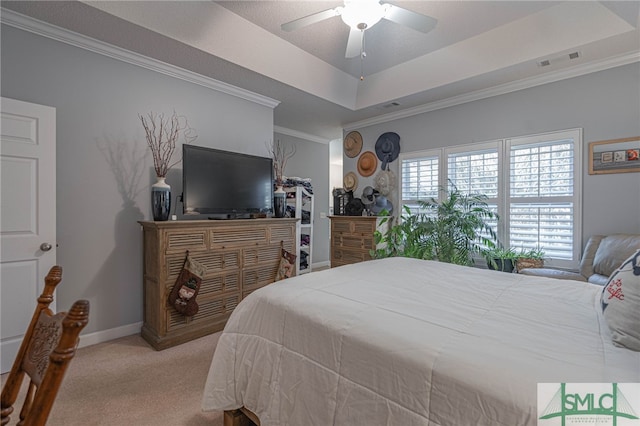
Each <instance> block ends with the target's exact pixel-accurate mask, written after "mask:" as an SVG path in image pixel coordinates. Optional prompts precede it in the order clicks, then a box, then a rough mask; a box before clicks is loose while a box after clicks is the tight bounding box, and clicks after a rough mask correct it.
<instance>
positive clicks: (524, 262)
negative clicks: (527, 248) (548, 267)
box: [516, 257, 544, 272]
mask: <svg viewBox="0 0 640 426" xmlns="http://www.w3.org/2000/svg"><path fill="white" fill-rule="evenodd" d="M543 266H544V259H529V258H524V257H523V258H520V259H518V260H517V261H516V270H517V271H518V272H520V271H521V270H523V269H527V268H542V267H543Z"/></svg>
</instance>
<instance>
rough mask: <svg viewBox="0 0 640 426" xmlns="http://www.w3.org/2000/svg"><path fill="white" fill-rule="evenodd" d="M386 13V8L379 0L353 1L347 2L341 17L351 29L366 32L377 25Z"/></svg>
mask: <svg viewBox="0 0 640 426" xmlns="http://www.w3.org/2000/svg"><path fill="white" fill-rule="evenodd" d="M385 13H386V8H385V7H384V6H383V5H381V4H380V2H379V1H378V0H352V1H349V2H345V6H344V7H343V8H342V11H341V14H340V17H341V18H342V21H343V22H344V23H345V24H347V25H348V26H349V27H351V28H353V29H358V30H365V29H367V28H371V27H372V26H374V25H375V24H377V23H378V22H379V21H380V20H381V19H382V18H383V17H384V15H385Z"/></svg>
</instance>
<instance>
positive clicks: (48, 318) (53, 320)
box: [0, 266, 89, 426]
mask: <svg viewBox="0 0 640 426" xmlns="http://www.w3.org/2000/svg"><path fill="white" fill-rule="evenodd" d="M61 280H62V268H61V267H60V266H54V267H53V268H51V270H50V271H49V273H48V274H47V276H46V277H45V280H44V281H45V288H44V291H43V293H42V294H41V295H40V297H39V298H38V306H37V307H36V310H35V312H34V313H33V318H32V319H31V323H30V324H29V327H28V328H27V331H26V333H25V335H24V338H23V340H22V344H21V345H20V349H19V350H18V354H17V355H16V359H15V361H14V363H13V367H12V368H11V371H10V372H9V375H8V377H7V381H6V383H5V385H4V387H3V389H2V396H1V397H0V402H1V409H0V410H1V411H0V418H1V423H0V424H2V425H6V424H8V423H9V420H10V414H11V413H13V410H14V408H13V404H14V403H15V402H16V399H17V398H18V393H19V392H20V388H21V386H22V380H23V378H24V376H25V374H26V375H27V376H29V379H30V383H29V387H28V389H27V393H26V396H25V400H24V403H23V405H22V409H21V410H20V421H19V422H18V425H20V426H40V425H44V424H45V423H46V422H47V418H48V417H49V412H50V411H51V407H52V406H53V403H54V401H55V398H56V395H57V394H58V389H59V388H60V384H61V383H62V379H63V377H64V374H65V372H66V370H67V367H68V365H69V362H70V361H71V359H72V358H73V357H74V356H75V354H76V347H77V345H78V335H79V334H80V331H82V329H83V328H84V327H85V326H86V325H87V323H88V322H89V302H88V301H87V300H78V301H77V302H75V303H74V304H73V306H72V307H71V309H70V310H69V312H68V313H67V312H59V313H57V314H54V313H53V312H52V311H51V309H49V305H50V304H51V302H53V292H54V290H55V288H56V286H57V285H58V283H59V282H60V281H61Z"/></svg>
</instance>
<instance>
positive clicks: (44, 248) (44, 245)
mask: <svg viewBox="0 0 640 426" xmlns="http://www.w3.org/2000/svg"><path fill="white" fill-rule="evenodd" d="M51 247H52V246H51V244H49V243H42V244H40V250H42V251H49V250H51Z"/></svg>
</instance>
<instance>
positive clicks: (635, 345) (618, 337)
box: [600, 250, 640, 352]
mask: <svg viewBox="0 0 640 426" xmlns="http://www.w3.org/2000/svg"><path fill="white" fill-rule="evenodd" d="M600 301H601V303H602V311H603V314H604V319H605V321H606V322H607V324H608V325H609V328H610V329H611V334H612V337H613V339H612V340H613V344H614V345H616V346H623V347H625V348H627V349H631V350H634V351H639V352H640V250H638V251H636V252H635V253H634V254H633V255H631V257H630V258H628V259H627V260H625V261H624V262H622V265H620V267H619V268H618V269H616V270H615V271H613V273H612V274H611V276H610V277H609V281H608V282H607V285H605V286H604V289H603V290H602V295H601V296H600Z"/></svg>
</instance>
